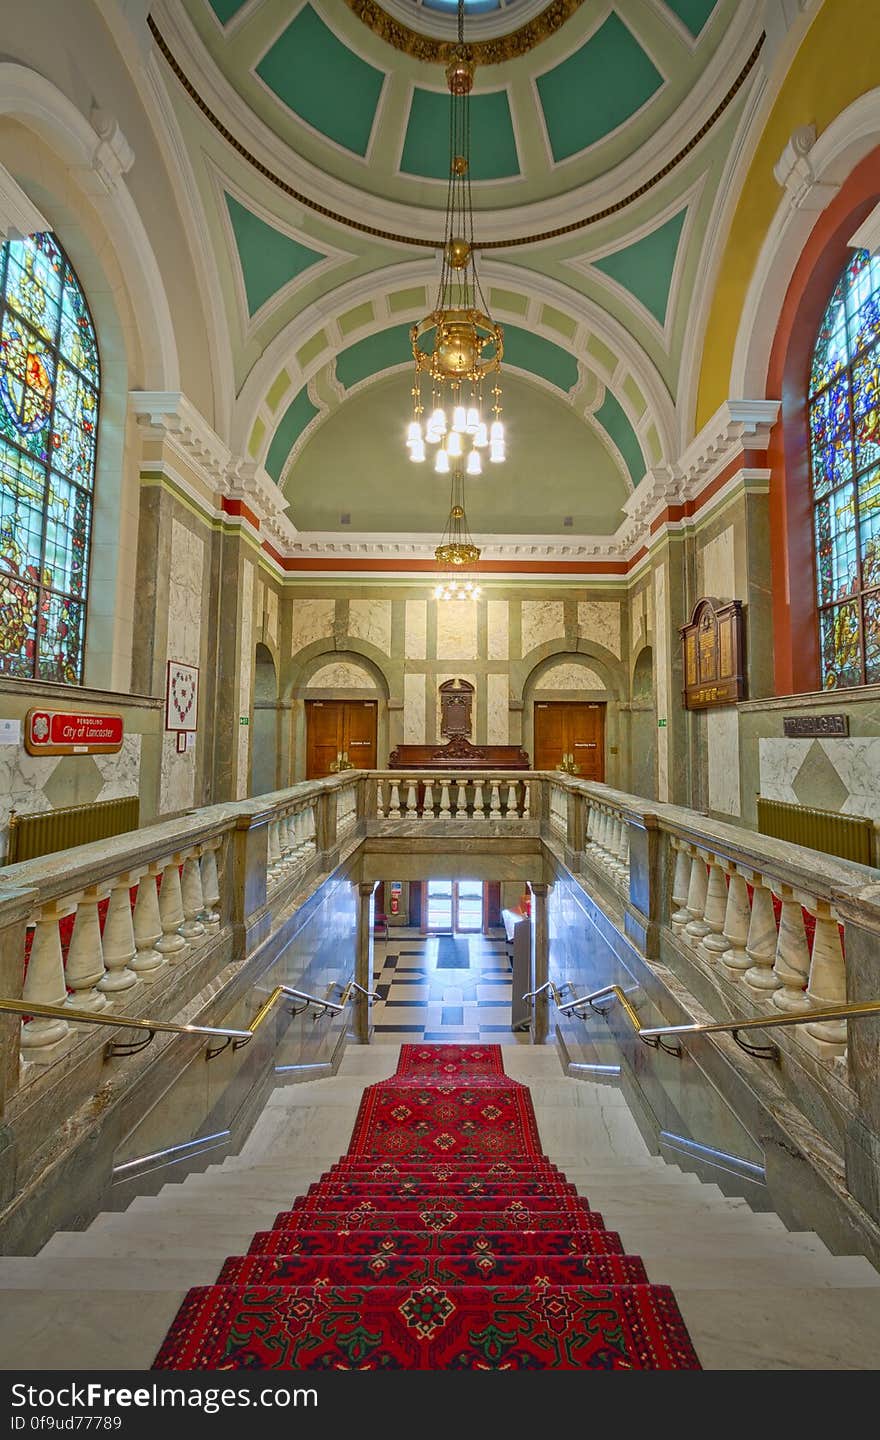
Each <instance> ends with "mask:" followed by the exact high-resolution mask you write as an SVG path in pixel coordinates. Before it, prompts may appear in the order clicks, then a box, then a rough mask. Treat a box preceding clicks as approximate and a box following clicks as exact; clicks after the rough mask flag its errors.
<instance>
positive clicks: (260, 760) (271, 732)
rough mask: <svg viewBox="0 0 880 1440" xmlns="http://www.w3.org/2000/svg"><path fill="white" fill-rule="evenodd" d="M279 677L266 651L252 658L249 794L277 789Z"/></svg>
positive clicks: (259, 647)
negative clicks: (252, 714) (252, 724)
mask: <svg viewBox="0 0 880 1440" xmlns="http://www.w3.org/2000/svg"><path fill="white" fill-rule="evenodd" d="M277 776H278V677H277V675H276V673H275V661H274V660H273V659H272V655H271V652H270V651H269V649H268V648H267V647H266V646H265V645H262V644H258V645H257V649H256V654H255V657H254V731H253V735H252V737H251V794H252V795H267V794H268V793H269V791H270V790H276V789H277V788H278V779H277Z"/></svg>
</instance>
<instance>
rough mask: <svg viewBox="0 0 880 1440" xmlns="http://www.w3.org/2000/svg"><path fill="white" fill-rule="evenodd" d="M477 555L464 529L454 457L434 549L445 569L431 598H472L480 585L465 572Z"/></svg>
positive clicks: (460, 480) (458, 463)
mask: <svg viewBox="0 0 880 1440" xmlns="http://www.w3.org/2000/svg"><path fill="white" fill-rule="evenodd" d="M480 554H481V551H480V547H479V546H478V545H475V544H474V540H473V536H472V535H471V532H470V530H469V529H468V523H467V515H466V514H465V508H464V470H463V468H462V463H461V459H458V460H456V462H455V464H454V465H453V468H452V481H451V494H450V499H449V518H448V519H447V521H446V529H445V530H444V531H443V537H442V539H441V541H440V544H439V545H438V546H437V549H436V550H435V551H434V555H435V557H436V559H437V563H438V565H440V566H442V568H443V569H444V570H445V572H446V574H445V575H444V577H443V579H442V580H441V581H440V583H439V585H438V586H437V587H436V589H435V591H434V599H435V600H476V599H477V598H478V597H479V594H480V586H479V585H478V584H477V582H476V580H475V579H474V577H473V576H472V575H470V574H468V567H470V566H474V565H476V563H477V561H478V560H479V558H480Z"/></svg>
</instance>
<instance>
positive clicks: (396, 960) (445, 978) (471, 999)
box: [372, 929, 529, 1045]
mask: <svg viewBox="0 0 880 1440" xmlns="http://www.w3.org/2000/svg"><path fill="white" fill-rule="evenodd" d="M455 938H456V940H457V941H458V942H459V944H461V945H462V946H466V947H467V950H468V960H469V965H468V967H467V969H464V968H456V969H439V970H438V968H437V951H438V937H437V936H436V935H428V936H425V935H420V934H418V932H417V931H411V930H403V929H396V930H395V929H392V930H391V931H390V932H389V937H388V939H387V940H376V941H375V959H374V967H373V973H374V984H373V988H374V990H376V991H377V993H378V994H379V996H380V997H381V998H380V999H379V1000H378V1001H374V1003H373V1007H372V1023H373V1027H374V1028H373V1041H374V1042H375V1043H380V1044H381V1043H382V1041H385V1042H386V1043H390V1044H396V1045H399V1044H417V1043H418V1042H419V1041H420V1040H427V1041H435V1042H437V1041H447V1042H450V1043H452V1042H455V1041H459V1042H463V1043H465V1044H476V1043H477V1042H478V1041H481V1040H482V1041H485V1042H487V1043H490V1044H493V1045H505V1044H511V1045H516V1044H520V1045H522V1044H528V1043H529V1037H528V1034H525V1035H523V1034H515V1033H514V1032H513V1031H512V1030H511V1028H510V1001H511V995H512V972H511V961H510V947H509V946H508V945H507V943H506V942H505V940H504V938H503V937H502V938H501V939H500V940H494V939H491V940H490V939H487V938H486V937H485V936H483V935H457V936H456V937H455Z"/></svg>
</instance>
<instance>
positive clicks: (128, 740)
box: [92, 735, 143, 800]
mask: <svg viewBox="0 0 880 1440" xmlns="http://www.w3.org/2000/svg"><path fill="white" fill-rule="evenodd" d="M142 738H143V737H142V736H140V735H125V736H123V740H122V749H121V750H120V751H119V754H118V755H93V756H92V759H93V760H94V762H95V764H96V765H97V767H98V769H99V770H100V772H101V775H102V777H103V780H104V783H103V785H102V786H101V789H100V791H99V792H98V795H97V799H98V800H122V799H123V798H124V797H125V796H126V795H137V793H138V789H139V786H140V774H141V740H142Z"/></svg>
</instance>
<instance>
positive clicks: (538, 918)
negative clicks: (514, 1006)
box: [529, 880, 550, 1045]
mask: <svg viewBox="0 0 880 1440" xmlns="http://www.w3.org/2000/svg"><path fill="white" fill-rule="evenodd" d="M529 889H530V890H531V892H532V983H531V985H530V986H529V989H530V990H538V989H540V987H541V986H542V985H546V984H547V981H548V980H549V978H550V926H549V923H548V915H547V897H548V895H549V894H550V886H549V885H545V884H543V883H541V884H539V883H537V882H535V881H532V880H530V881H529ZM534 1007H535V1008H534V1015H533V1019H532V1043H533V1044H534V1045H546V1043H547V1037H548V1035H549V1033H550V997H549V995H548V993H547V991H546V990H545V991H544V992H543V994H541V995H539V996H538V997H537V998H536V1000H535V1002H534Z"/></svg>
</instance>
